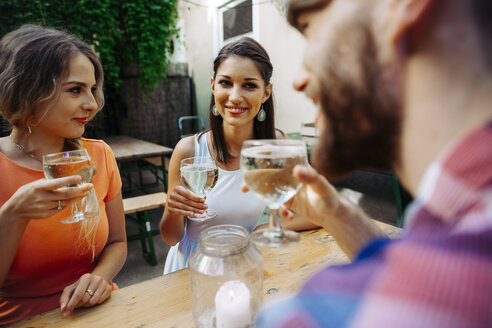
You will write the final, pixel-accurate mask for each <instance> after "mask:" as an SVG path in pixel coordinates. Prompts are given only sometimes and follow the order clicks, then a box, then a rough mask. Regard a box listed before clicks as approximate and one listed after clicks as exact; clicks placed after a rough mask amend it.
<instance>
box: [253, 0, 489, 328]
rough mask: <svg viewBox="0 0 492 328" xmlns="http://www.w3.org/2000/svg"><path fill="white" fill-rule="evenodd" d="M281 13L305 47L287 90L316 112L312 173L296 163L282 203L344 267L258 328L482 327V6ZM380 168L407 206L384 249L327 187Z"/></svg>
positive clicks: (313, 6)
mask: <svg viewBox="0 0 492 328" xmlns="http://www.w3.org/2000/svg"><path fill="white" fill-rule="evenodd" d="M288 15H289V22H290V23H291V24H292V25H293V26H294V27H296V28H297V29H298V30H299V31H300V32H301V33H302V34H303V35H304V36H305V38H306V40H307V48H306V51H305V56H304V60H303V66H302V70H301V71H300V73H299V74H298V77H297V79H296V80H295V82H294V87H295V88H296V89H297V90H299V91H304V92H306V94H307V95H308V96H309V97H311V98H312V100H313V102H314V103H315V104H318V105H319V107H320V111H319V113H318V118H317V124H318V127H319V128H320V129H321V131H322V135H321V137H320V142H319V143H318V146H317V148H316V149H315V153H314V156H313V166H314V167H315V168H316V169H317V170H319V172H320V173H321V174H322V175H320V174H318V173H317V172H316V171H315V170H314V169H312V168H306V167H297V168H296V169H295V175H296V177H297V178H298V179H299V180H300V181H301V182H302V183H303V184H304V186H303V188H302V189H301V190H300V191H299V193H298V194H297V195H296V197H294V199H293V200H292V201H291V202H289V203H288V204H287V205H288V207H289V208H291V209H292V210H294V211H295V212H297V213H299V214H301V215H303V216H304V217H306V218H308V219H310V220H311V221H313V222H314V223H317V224H319V225H321V226H323V227H324V228H325V229H326V230H327V231H329V232H330V233H332V234H333V236H334V237H335V239H336V240H337V242H338V243H339V245H340V247H341V248H342V249H343V250H344V251H345V252H346V253H347V254H348V255H349V256H350V257H351V258H352V259H353V262H352V263H351V264H349V265H345V266H339V267H330V268H326V269H324V270H323V271H321V272H319V273H318V274H316V275H315V276H314V277H312V278H311V279H310V280H309V281H308V282H307V283H306V284H305V286H304V287H303V289H302V290H301V291H300V292H299V294H297V295H296V296H295V297H293V298H292V299H289V300H286V301H282V302H279V303H277V304H274V305H271V306H270V307H268V308H267V309H265V310H264V311H263V312H262V314H261V315H260V317H259V320H258V322H257V326H258V327H269V328H270V327H492V1H490V0H439V1H438V0H372V1H371V0H331V1H330V0H293V1H291V3H290V7H289V13H288ZM388 167H391V168H392V169H393V170H394V171H395V172H397V174H398V176H399V178H400V180H401V181H402V183H403V184H404V185H405V187H406V188H407V189H408V190H409V191H410V193H411V194H412V195H413V196H414V198H415V201H414V202H413V203H412V204H411V206H410V207H409V208H408V209H407V211H406V213H405V230H404V233H403V235H402V236H401V238H399V239H396V240H391V241H390V240H389V239H386V238H385V237H384V236H383V235H382V233H381V231H379V230H378V229H377V228H376V227H375V226H374V225H373V224H372V223H371V222H370V220H368V219H367V217H366V215H365V214H364V213H363V212H362V211H361V210H360V209H358V208H357V207H356V206H355V205H353V204H350V203H349V202H348V201H347V200H345V199H343V198H342V197H341V196H340V195H338V194H337V193H336V191H335V190H334V188H333V187H332V186H331V185H330V184H329V183H328V182H327V180H326V179H325V177H326V178H328V179H336V178H339V177H342V176H344V175H346V174H347V173H349V172H352V171H354V170H356V169H359V168H375V169H383V168H388ZM323 176H324V177H323ZM281 214H282V215H283V216H284V217H285V218H287V219H289V218H291V217H292V213H291V212H289V211H288V210H287V209H285V208H284V209H282V210H281ZM292 251H293V252H295V248H293V249H292Z"/></svg>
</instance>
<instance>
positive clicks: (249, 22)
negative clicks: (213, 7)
mask: <svg viewBox="0 0 492 328" xmlns="http://www.w3.org/2000/svg"><path fill="white" fill-rule="evenodd" d="M251 32H253V3H252V0H247V1H244V2H241V3H239V4H237V5H235V6H234V7H232V8H230V9H226V10H224V11H223V12H222V33H223V40H227V39H230V38H233V37H235V36H239V35H243V34H247V33H251Z"/></svg>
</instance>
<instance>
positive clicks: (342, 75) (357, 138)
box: [313, 25, 402, 180]
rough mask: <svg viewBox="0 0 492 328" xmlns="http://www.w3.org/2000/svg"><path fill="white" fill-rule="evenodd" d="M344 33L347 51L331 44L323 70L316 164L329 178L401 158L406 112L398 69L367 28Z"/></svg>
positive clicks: (386, 165)
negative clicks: (390, 67)
mask: <svg viewBox="0 0 492 328" xmlns="http://www.w3.org/2000/svg"><path fill="white" fill-rule="evenodd" d="M344 32H345V33H343V35H344V37H343V38H344V39H343V42H344V43H345V44H344V46H345V48H344V51H337V49H335V50H334V49H326V51H325V53H327V54H328V57H327V59H326V60H325V61H324V67H322V69H321V70H320V73H319V74H320V77H319V85H320V90H319V93H320V95H319V96H320V97H319V99H320V104H321V111H322V112H321V113H320V116H321V117H320V119H321V120H322V122H321V125H322V131H321V135H320V138H319V141H318V144H317V146H316V147H315V150H314V153H313V166H314V167H315V168H316V169H317V170H318V171H319V172H320V173H321V174H323V175H324V176H325V177H326V178H327V179H329V180H338V179H341V178H343V177H346V176H347V175H349V174H350V173H352V172H354V171H356V170H358V169H376V170H387V169H389V168H391V167H392V166H393V165H397V164H398V163H399V156H398V153H399V137H400V133H401V117H402V113H401V105H400V100H399V98H400V95H399V93H400V91H399V82H398V81H397V79H396V78H395V76H396V74H391V73H389V71H384V70H383V67H382V65H381V64H380V63H379V61H378V55H377V49H376V46H375V42H374V39H373V37H372V35H371V33H370V31H369V30H368V28H366V27H365V26H363V25H359V26H354V25H351V26H350V29H347V30H344ZM347 46H348V48H349V49H350V55H349V56H347V51H346V50H347ZM342 52H343V54H342ZM347 62H348V65H349V66H347V65H345V66H343V65H342V64H343V63H347ZM383 71H384V73H383ZM388 73H389V74H388ZM323 127H324V128H323Z"/></svg>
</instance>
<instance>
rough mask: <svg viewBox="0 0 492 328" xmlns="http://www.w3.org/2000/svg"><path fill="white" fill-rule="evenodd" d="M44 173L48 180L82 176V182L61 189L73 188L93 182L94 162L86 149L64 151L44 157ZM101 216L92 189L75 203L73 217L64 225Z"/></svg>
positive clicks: (63, 221)
mask: <svg viewBox="0 0 492 328" xmlns="http://www.w3.org/2000/svg"><path fill="white" fill-rule="evenodd" d="M43 171H44V175H45V177H46V178H47V179H56V178H62V177H68V176H71V175H80V176H81V177H82V180H80V182H79V183H77V184H74V185H68V186H65V187H62V188H60V189H65V188H73V187H78V186H82V185H84V184H86V183H91V182H92V175H93V173H94V172H93V171H94V170H93V166H92V160H91V157H90V156H89V153H88V152H87V150H86V149H77V150H71V151H64V152H60V153H54V154H49V155H45V156H43ZM97 215H99V205H98V203H97V198H96V195H95V193H94V189H91V190H90V191H89V193H88V194H87V195H86V196H84V197H83V198H82V199H80V200H78V201H75V202H74V203H73V206H72V215H71V216H70V217H68V218H67V219H65V220H62V221H61V222H62V223H75V222H79V221H82V220H85V219H88V218H92V217H95V216H97Z"/></svg>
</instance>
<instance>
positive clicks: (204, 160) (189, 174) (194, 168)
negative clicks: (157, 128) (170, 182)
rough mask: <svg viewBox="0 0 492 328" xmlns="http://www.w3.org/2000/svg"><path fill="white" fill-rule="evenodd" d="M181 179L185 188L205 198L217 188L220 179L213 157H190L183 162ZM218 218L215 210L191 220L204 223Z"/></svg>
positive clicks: (181, 164) (207, 211) (208, 210)
mask: <svg viewBox="0 0 492 328" xmlns="http://www.w3.org/2000/svg"><path fill="white" fill-rule="evenodd" d="M179 172H180V178H181V183H182V184H183V186H184V187H185V188H186V189H188V190H189V191H191V192H193V193H194V194H195V195H197V196H200V197H205V196H206V194H207V193H208V192H209V191H210V190H211V189H212V188H213V187H214V186H215V184H216V183H217V179H218V176H219V175H218V169H217V164H215V161H214V160H213V158H211V157H189V158H185V159H183V160H181V163H180V170H179ZM215 216H217V212H216V211H215V210H213V209H207V210H205V213H204V214H196V215H195V216H193V217H190V218H189V219H190V220H195V221H204V220H208V219H211V218H213V217H215Z"/></svg>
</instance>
